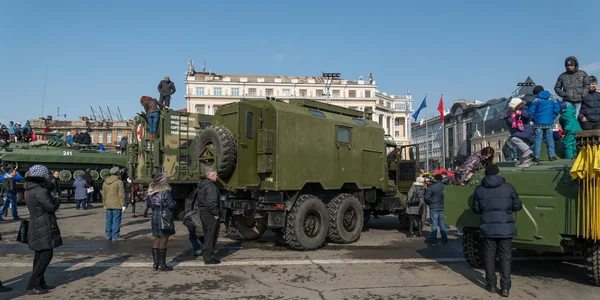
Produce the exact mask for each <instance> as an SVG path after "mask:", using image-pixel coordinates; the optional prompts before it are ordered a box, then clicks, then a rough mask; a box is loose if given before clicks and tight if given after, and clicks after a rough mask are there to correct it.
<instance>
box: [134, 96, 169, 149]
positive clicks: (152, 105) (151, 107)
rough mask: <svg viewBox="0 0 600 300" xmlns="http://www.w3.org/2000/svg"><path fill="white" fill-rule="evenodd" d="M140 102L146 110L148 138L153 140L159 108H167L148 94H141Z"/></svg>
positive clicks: (156, 129) (156, 128)
mask: <svg viewBox="0 0 600 300" xmlns="http://www.w3.org/2000/svg"><path fill="white" fill-rule="evenodd" d="M140 104H141V105H142V107H144V111H146V115H147V116H148V126H149V127H150V129H149V131H150V132H149V133H150V140H151V141H154V138H156V132H157V131H158V119H159V117H160V110H161V108H165V107H166V108H169V107H167V106H165V105H163V104H161V103H160V102H158V100H156V99H154V98H152V97H150V96H142V98H140Z"/></svg>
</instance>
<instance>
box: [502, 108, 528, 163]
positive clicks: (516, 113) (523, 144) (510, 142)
mask: <svg viewBox="0 0 600 300" xmlns="http://www.w3.org/2000/svg"><path fill="white" fill-rule="evenodd" d="M508 108H509V109H510V110H511V112H510V119H511V120H512V122H511V128H510V137H509V138H508V139H506V142H505V144H506V146H507V147H509V148H515V147H516V148H517V150H518V152H517V153H520V154H521V156H520V158H519V161H520V163H519V165H518V167H520V168H528V167H529V156H530V155H531V154H532V153H533V151H531V149H529V146H530V145H531V142H532V141H533V127H532V126H531V124H530V123H529V117H530V114H529V107H528V106H527V104H526V102H525V101H523V100H521V99H520V98H512V99H510V101H509V102H508ZM517 156H518V154H517Z"/></svg>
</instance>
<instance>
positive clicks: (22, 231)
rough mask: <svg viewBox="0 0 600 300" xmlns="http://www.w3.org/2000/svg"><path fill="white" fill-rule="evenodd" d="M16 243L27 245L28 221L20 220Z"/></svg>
mask: <svg viewBox="0 0 600 300" xmlns="http://www.w3.org/2000/svg"><path fill="white" fill-rule="evenodd" d="M17 242H21V243H24V244H28V243H29V220H21V225H19V232H17Z"/></svg>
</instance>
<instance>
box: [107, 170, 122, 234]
mask: <svg viewBox="0 0 600 300" xmlns="http://www.w3.org/2000/svg"><path fill="white" fill-rule="evenodd" d="M109 172H110V176H108V178H106V179H105V180H104V183H103V184H102V205H103V206H104V209H105V210H106V225H105V228H104V231H105V233H106V239H107V240H109V241H125V240H126V239H125V238H123V237H121V218H122V213H123V211H124V210H125V186H124V185H123V181H122V180H121V177H119V176H117V173H119V167H112V168H111V169H110V170H109Z"/></svg>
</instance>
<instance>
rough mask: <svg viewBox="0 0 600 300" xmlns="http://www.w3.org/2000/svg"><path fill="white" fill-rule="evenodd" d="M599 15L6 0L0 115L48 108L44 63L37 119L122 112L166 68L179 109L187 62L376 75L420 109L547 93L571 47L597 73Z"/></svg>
mask: <svg viewBox="0 0 600 300" xmlns="http://www.w3.org/2000/svg"><path fill="white" fill-rule="evenodd" d="M405 2H410V3H405ZM417 2H418V3H417ZM599 16H600V2H599V1H552V0H549V1H352V0H346V1H271V0H264V1H164V0H163V1H153V0H145V1H133V0H130V1H115V0H103V1H72V0H68V1H67V0H63V1H60V0H57V1H41V0H36V1H33V0H30V1H1V2H0V40H1V41H2V46H1V47H0V49H1V50H0V53H1V55H0V91H2V100H1V101H2V104H3V105H2V106H1V108H0V122H2V123H4V122H6V121H8V120H9V119H10V120H20V121H24V120H26V119H31V118H37V117H39V116H40V115H41V114H42V96H43V90H44V73H45V70H46V66H48V80H47V87H46V95H45V105H44V115H48V114H51V115H52V116H53V117H56V113H57V107H60V113H61V115H62V114H67V118H68V119H76V118H78V117H79V116H83V115H86V116H87V115H89V112H90V105H91V106H93V107H94V109H96V110H97V108H98V106H99V105H101V106H102V107H103V109H105V107H106V106H109V107H110V108H111V110H113V109H115V110H116V107H117V105H118V106H119V107H120V109H121V112H122V114H123V115H124V117H126V118H129V117H132V116H134V115H135V113H136V112H138V111H140V110H141V107H140V106H139V102H138V100H139V97H140V96H141V95H153V96H157V91H156V86H157V85H158V82H159V81H160V80H161V79H162V77H163V76H164V75H169V76H170V77H171V79H172V80H173V81H174V82H175V84H176V87H177V88H178V91H177V93H176V94H175V95H174V98H173V100H172V102H171V103H172V107H174V108H183V107H185V100H184V82H183V81H184V77H185V71H186V69H187V61H188V59H190V58H191V59H194V61H195V64H196V70H199V69H201V66H202V63H203V61H204V60H206V61H207V69H209V70H210V71H212V72H215V73H239V74H264V75H300V76H315V75H320V74H321V71H324V72H340V73H342V77H343V78H346V79H356V78H358V77H359V76H361V75H362V76H363V77H365V78H366V76H367V75H368V73H369V72H373V75H374V77H375V80H376V81H377V84H378V89H379V90H381V91H385V92H388V93H391V94H402V95H403V94H404V92H405V91H406V90H410V91H411V93H412V95H413V100H414V101H415V102H416V104H415V105H414V106H415V108H416V107H418V105H419V104H420V102H421V100H422V99H423V97H424V95H425V94H426V93H427V94H428V95H429V99H430V100H429V101H428V106H429V114H434V113H435V107H437V101H438V100H439V97H440V94H442V93H443V94H444V100H445V103H446V107H449V106H450V103H451V102H452V101H454V100H456V99H458V98H466V99H469V100H474V99H479V100H483V101H485V100H487V99H490V98H495V97H499V96H506V95H508V94H509V93H510V92H512V91H513V90H514V89H515V88H516V83H517V82H518V81H522V80H524V79H525V78H526V77H527V76H531V77H532V78H533V79H534V80H535V81H536V83H538V84H542V85H544V86H545V87H546V88H547V89H549V90H551V89H552V87H553V85H554V83H555V81H556V78H557V77H558V75H559V74H560V73H561V72H563V71H564V59H565V57H567V56H569V55H575V56H577V58H578V59H579V62H580V64H581V65H582V69H584V70H586V71H587V72H588V73H589V74H594V75H600V51H599V48H600V38H599V35H598V33H597V30H598V27H599V24H600V23H599V22H598V17H599ZM8 103H10V105H8V106H7V105H5V104H8Z"/></svg>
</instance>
